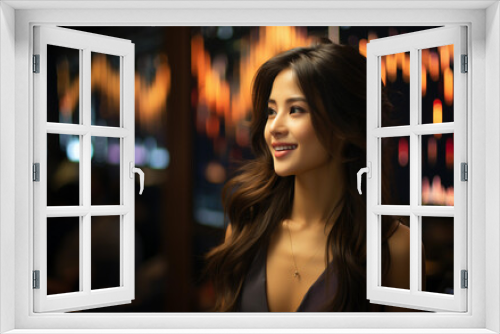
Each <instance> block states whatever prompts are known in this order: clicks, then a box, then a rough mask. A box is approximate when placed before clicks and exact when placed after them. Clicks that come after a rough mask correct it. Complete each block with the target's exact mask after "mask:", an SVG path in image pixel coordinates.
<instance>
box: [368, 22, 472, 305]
mask: <svg viewBox="0 0 500 334" xmlns="http://www.w3.org/2000/svg"><path fill="white" fill-rule="evenodd" d="M442 52H444V53H446V52H448V53H449V55H447V56H446V57H444V56H443V54H442ZM432 53H434V56H435V57H437V55H438V54H439V55H441V56H442V57H441V58H446V59H444V61H446V60H447V59H448V60H449V63H443V59H441V62H439V61H438V60H436V59H431V58H432V56H433V55H432ZM466 54H467V48H466V28H465V27H459V26H453V27H443V28H436V29H429V30H426V31H421V32H416V33H409V34H404V35H399V36H394V37H388V38H380V39H376V40H372V41H371V42H370V43H368V46H367V164H368V166H367V170H366V171H367V172H368V173H367V178H366V180H367V298H368V299H369V300H370V301H371V302H372V303H377V304H383V305H391V306H399V307H406V308H412V309H420V310H429V311H458V312H464V311H466V310H467V289H466V286H467V285H466V283H467V253H466V250H467V247H466V245H467V236H466V232H467V229H466V224H467V219H466V218H467V202H466V201H467V198H466V195H467V182H466V180H467V165H466V164H467V141H466V135H467V133H466V110H467V91H466V90H467V87H466V83H467V81H466V77H467V74H466V72H467V56H466ZM401 55H402V56H401ZM391 57H392V60H391V61H392V63H389V59H388V58H391ZM399 57H401V58H402V59H403V60H405V58H406V59H407V58H408V57H409V61H407V60H406V61H407V66H408V64H409V80H408V82H409V94H408V95H409V104H408V105H407V106H408V110H398V111H397V112H398V113H401V112H406V113H408V114H409V117H408V121H407V122H406V123H405V122H403V124H396V125H391V123H387V122H385V120H384V115H382V114H383V110H382V93H381V92H382V87H383V85H385V84H386V81H387V80H388V78H386V77H385V74H386V73H389V69H388V68H387V67H389V66H396V65H394V62H397V61H398V60H397V59H398V58H399ZM403 66H404V65H403ZM432 66H434V67H435V69H434V70H435V71H438V73H441V75H442V76H444V78H443V80H444V84H442V83H441V84H439V85H441V86H439V85H438V84H436V83H435V84H434V89H436V88H435V87H436V86H439V87H438V88H437V90H441V89H444V98H441V99H439V98H436V99H435V100H434V103H433V104H432V103H431V105H430V106H429V103H428V102H426V103H423V101H424V100H423V96H424V95H426V94H427V95H429V94H430V92H429V91H428V90H429V89H431V88H430V87H431V86H430V85H428V82H430V81H431V80H432V81H439V80H437V79H436V78H433V77H432V71H433V69H431V68H430V67H432ZM427 73H430V74H427ZM443 86H444V88H443ZM426 89H427V91H426ZM436 94H438V95H439V94H441V95H442V94H443V91H440V92H437V93H436ZM450 94H451V95H450ZM444 100H446V101H444ZM443 108H448V109H447V110H448V111H447V112H448V114H447V116H446V117H445V118H444V117H443V115H444V114H443ZM449 110H451V116H450V111H449ZM401 138H403V142H405V141H406V143H407V144H404V145H403V151H405V152H402V153H401V149H402V148H401V146H399V148H397V150H399V151H398V152H399V154H403V155H404V154H406V158H405V157H403V160H404V159H406V160H405V161H406V162H407V166H408V167H409V181H408V183H409V184H408V185H406V189H409V198H408V202H409V203H406V204H405V205H399V204H393V203H384V201H383V195H382V182H383V173H382V168H383V166H382V164H383V158H382V157H383V154H384V149H385V146H384V145H385V144H384V143H387V142H388V141H390V140H396V141H395V142H398V140H400V139H401ZM444 139H446V143H444ZM439 142H441V143H442V145H446V148H445V149H446V168H443V170H445V171H435V175H436V176H434V180H432V179H431V185H429V183H428V182H427V181H425V180H424V179H425V177H424V175H423V173H424V172H423V171H424V167H423V163H424V162H423V160H425V159H430V158H428V156H429V154H431V153H430V152H431V150H434V151H435V152H437V153H436V154H438V155H441V159H444V158H443V153H442V152H443V151H442V150H441V149H440V148H439V145H440V144H439ZM436 143H438V144H436ZM436 145H437V149H436ZM396 147H397V146H396ZM399 157H400V158H401V156H399ZM433 159H435V157H434V158H433ZM403 163H404V162H403ZM426 168H427V167H426ZM446 170H447V171H446ZM440 173H447V174H448V176H445V175H441V174H440ZM436 177H437V178H436ZM445 178H448V179H449V183H451V185H449V186H448V189H447V191H448V193H447V194H445V195H446V196H445V197H446V198H447V201H446V203H444V202H443V203H435V202H434V203H433V202H432V201H430V200H429V196H434V195H435V192H436V191H437V188H439V189H441V190H443V189H445V187H441V185H440V184H433V183H432V182H436V180H437V182H438V181H439V180H444V179H445ZM395 182H401V180H398V181H395ZM426 183H427V184H426ZM391 187H392V186H391ZM433 187H434V188H433ZM429 189H431V191H430V190H429ZM450 191H451V194H450ZM443 196H444V195H443ZM383 216H390V217H394V216H396V217H397V216H399V217H406V218H407V219H408V222H409V230H410V237H409V239H410V245H409V252H410V260H409V261H410V272H409V289H400V288H394V287H389V286H384V285H383V280H382V276H383V275H382V273H383V265H382V263H383V259H382V246H381V244H382V242H381V240H382V236H381V226H382V217H383ZM391 219H392V218H391ZM441 221H446V222H448V223H449V224H451V231H452V232H451V233H450V235H452V237H450V238H452V246H451V249H452V260H451V263H452V267H453V268H452V270H450V272H452V278H450V281H451V282H452V283H450V284H449V285H450V286H449V287H448V288H447V289H446V291H441V292H436V291H429V290H428V289H426V288H425V282H423V280H425V270H426V268H425V264H424V263H425V262H426V261H425V259H426V258H428V255H429V254H426V250H425V243H424V242H423V233H422V231H423V228H424V227H427V226H429V225H433V224H440V223H441ZM428 251H430V250H428ZM428 251H427V252H428ZM391 252H392V251H391ZM391 256H394V253H392V254H391ZM429 267H430V266H429ZM431 269H432V268H427V271H428V272H429V271H430V270H431ZM395 270H398V268H395Z"/></svg>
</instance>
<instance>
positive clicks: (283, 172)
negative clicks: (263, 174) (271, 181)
mask: <svg viewBox="0 0 500 334" xmlns="http://www.w3.org/2000/svg"><path fill="white" fill-rule="evenodd" d="M274 172H275V173H276V175H278V176H281V177H285V176H292V175H295V173H294V172H293V171H290V170H286V169H276V168H275V169H274Z"/></svg>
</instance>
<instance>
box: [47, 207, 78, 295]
mask: <svg viewBox="0 0 500 334" xmlns="http://www.w3.org/2000/svg"><path fill="white" fill-rule="evenodd" d="M76 291H80V217H64V218H47V294H48V295H53V294H58V293H67V292H76Z"/></svg>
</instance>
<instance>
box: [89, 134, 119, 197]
mask: <svg viewBox="0 0 500 334" xmlns="http://www.w3.org/2000/svg"><path fill="white" fill-rule="evenodd" d="M92 152H93V153H92V164H91V174H92V185H91V195H92V200H91V203H92V205H120V204H121V198H120V161H121V148H120V139H119V138H108V137H92Z"/></svg>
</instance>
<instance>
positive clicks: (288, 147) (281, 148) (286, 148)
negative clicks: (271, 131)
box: [274, 145, 297, 152]
mask: <svg viewBox="0 0 500 334" xmlns="http://www.w3.org/2000/svg"><path fill="white" fill-rule="evenodd" d="M296 148H297V145H283V146H276V147H275V148H274V150H275V151H277V152H280V151H291V150H295V149H296Z"/></svg>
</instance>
